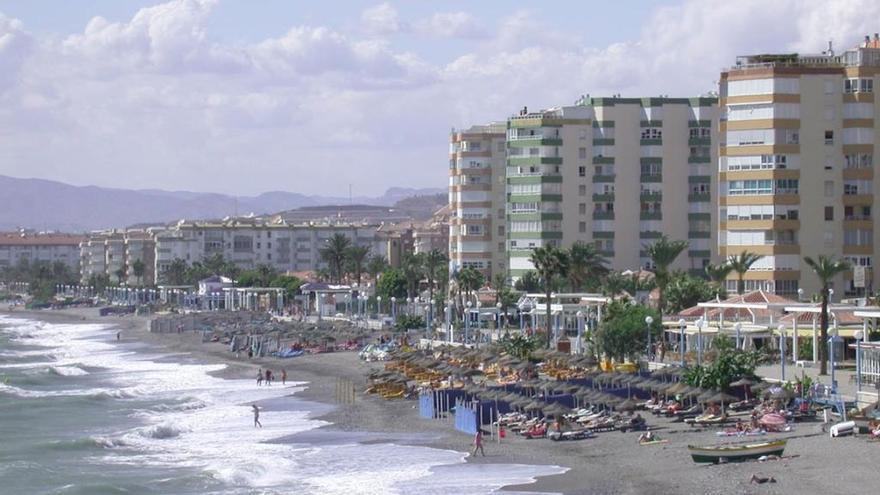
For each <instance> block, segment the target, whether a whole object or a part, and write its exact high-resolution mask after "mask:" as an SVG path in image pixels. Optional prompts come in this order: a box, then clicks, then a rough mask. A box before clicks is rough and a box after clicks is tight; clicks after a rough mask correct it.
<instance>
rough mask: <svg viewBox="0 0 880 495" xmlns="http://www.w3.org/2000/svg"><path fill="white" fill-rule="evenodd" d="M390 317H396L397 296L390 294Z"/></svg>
mask: <svg viewBox="0 0 880 495" xmlns="http://www.w3.org/2000/svg"><path fill="white" fill-rule="evenodd" d="M391 318H392V319H395V320H396V319H397V298H396V297H394V296H391Z"/></svg>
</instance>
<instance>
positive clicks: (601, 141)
mask: <svg viewBox="0 0 880 495" xmlns="http://www.w3.org/2000/svg"><path fill="white" fill-rule="evenodd" d="M593 146H614V138H593Z"/></svg>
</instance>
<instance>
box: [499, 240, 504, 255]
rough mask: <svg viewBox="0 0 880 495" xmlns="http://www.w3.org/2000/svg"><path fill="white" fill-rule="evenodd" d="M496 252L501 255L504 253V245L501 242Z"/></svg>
mask: <svg viewBox="0 0 880 495" xmlns="http://www.w3.org/2000/svg"><path fill="white" fill-rule="evenodd" d="M498 252H499V253H503V252H504V243H503V242H499V243H498Z"/></svg>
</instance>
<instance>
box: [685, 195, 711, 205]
mask: <svg viewBox="0 0 880 495" xmlns="http://www.w3.org/2000/svg"><path fill="white" fill-rule="evenodd" d="M708 202H709V193H690V194H688V203H708Z"/></svg>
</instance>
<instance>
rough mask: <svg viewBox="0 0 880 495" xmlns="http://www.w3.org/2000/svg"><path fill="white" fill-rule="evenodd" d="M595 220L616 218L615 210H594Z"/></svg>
mask: <svg viewBox="0 0 880 495" xmlns="http://www.w3.org/2000/svg"><path fill="white" fill-rule="evenodd" d="M593 220H614V212H613V211H594V212H593Z"/></svg>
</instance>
